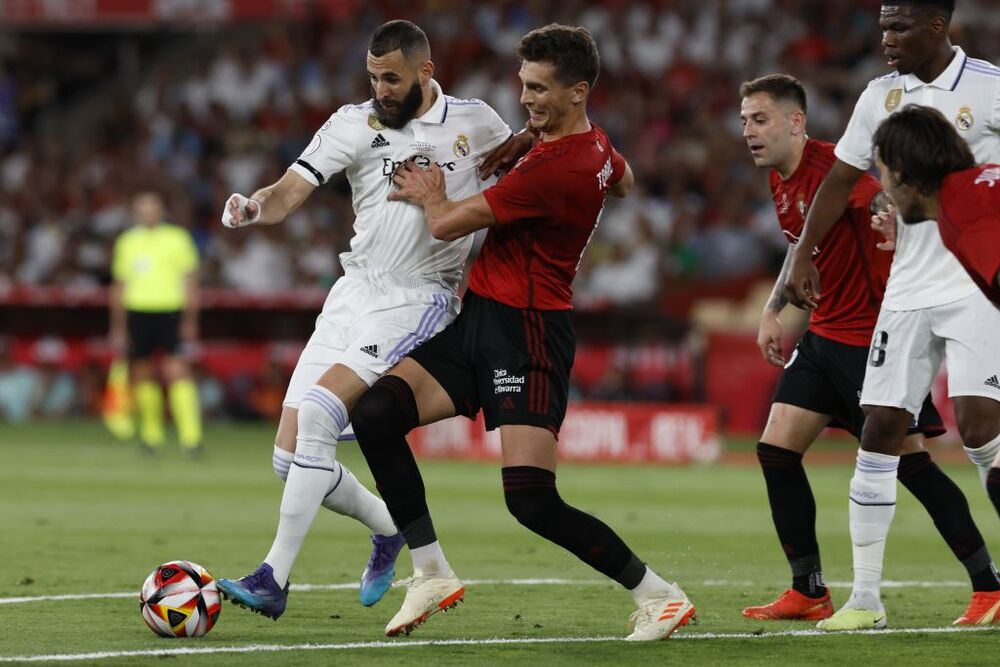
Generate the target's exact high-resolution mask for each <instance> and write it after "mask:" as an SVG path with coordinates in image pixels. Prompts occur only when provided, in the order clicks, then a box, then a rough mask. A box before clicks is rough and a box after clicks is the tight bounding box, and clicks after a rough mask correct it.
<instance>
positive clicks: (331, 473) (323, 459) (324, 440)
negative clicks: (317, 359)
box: [264, 385, 348, 586]
mask: <svg viewBox="0 0 1000 667" xmlns="http://www.w3.org/2000/svg"><path fill="white" fill-rule="evenodd" d="M347 422H348V418H347V408H346V407H345V406H344V403H343V402H342V401H341V400H340V399H339V398H337V396H336V394H334V393H333V392H331V391H329V390H328V389H325V388H324V387H321V386H319V385H313V386H312V387H311V388H310V389H309V391H308V392H307V393H306V395H305V397H304V398H303V399H302V402H301V403H300V404H299V417H298V437H297V438H296V439H295V458H294V460H293V461H292V463H293V465H292V467H291V469H290V470H289V471H288V479H287V480H286V481H285V490H284V493H282V495H281V511H280V516H279V519H278V530H277V533H276V534H275V536H274V542H273V544H272V545H271V550H270V551H269V552H268V554H267V557H266V558H264V562H265V563H267V564H268V565H270V566H271V568H272V569H273V570H274V580H275V581H276V582H277V583H278V585H279V586H284V585H285V583H286V582H287V581H288V575H289V573H290V572H291V570H292V565H293V564H294V563H295V559H296V557H297V556H298V555H299V550H300V549H301V548H302V543H303V542H304V541H305V538H306V534H307V533H308V532H309V527H310V526H311V525H312V522H313V519H315V518H316V512H317V511H319V507H320V504H321V503H322V502H323V497H324V496H326V495H327V494H328V493H330V491H331V490H332V489H333V488H334V487H335V486H336V484H337V482H338V480H339V479H340V478H342V476H343V475H344V469H343V468H342V467H341V466H339V465H338V464H337V463H336V456H337V436H339V435H340V434H341V432H342V431H343V430H344V428H345V427H346V426H347Z"/></svg>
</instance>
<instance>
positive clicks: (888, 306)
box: [788, 0, 1000, 630]
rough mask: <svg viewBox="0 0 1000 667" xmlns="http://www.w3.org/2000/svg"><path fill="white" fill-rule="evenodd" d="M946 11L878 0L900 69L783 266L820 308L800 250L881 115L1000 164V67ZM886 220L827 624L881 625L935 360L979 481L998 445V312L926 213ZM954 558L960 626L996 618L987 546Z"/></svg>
mask: <svg viewBox="0 0 1000 667" xmlns="http://www.w3.org/2000/svg"><path fill="white" fill-rule="evenodd" d="M954 9H955V2H954V0H883V3H882V10H881V16H880V18H879V23H880V24H881V27H882V35H883V37H882V45H883V47H884V49H885V55H886V59H887V61H888V64H889V66H890V67H892V68H893V69H895V70H896V71H895V72H894V73H892V74H890V75H888V76H884V77H881V78H879V79H875V80H874V81H872V82H871V83H870V84H869V85H868V88H867V89H866V90H865V91H864V92H863V93H862V94H861V97H860V98H859V100H858V103H857V105H856V107H855V109H854V114H853V115H852V116H851V120H850V123H849V124H848V127H847V130H846V132H845V133H844V136H843V137H842V138H841V140H840V142H839V143H838V144H837V148H836V155H837V158H838V160H837V162H836V163H835V164H834V166H833V168H832V169H831V170H830V173H829V174H828V175H827V177H826V179H825V180H824V182H823V184H822V185H821V186H820V188H819V191H818V192H817V194H816V198H815V200H814V202H813V206H812V208H811V209H810V211H809V216H808V219H807V220H806V226H805V229H804V230H803V232H802V239H801V241H800V243H799V245H798V248H799V249H800V250H799V251H796V253H795V255H794V256H793V260H792V265H791V267H790V270H789V280H788V285H789V287H790V288H791V290H792V291H793V293H794V296H795V299H796V300H797V301H798V302H799V303H802V304H805V305H807V306H809V307H815V305H816V304H817V303H818V301H819V299H821V298H823V297H822V295H821V292H820V285H819V276H818V274H817V273H816V268H815V265H814V264H813V262H812V258H811V257H810V256H809V253H808V250H809V249H810V248H812V247H813V246H814V245H816V244H817V243H819V242H820V240H821V239H822V238H823V237H824V235H825V234H826V232H827V231H828V230H829V229H830V228H831V227H832V225H833V224H834V222H835V221H836V220H837V218H839V217H840V215H841V213H842V212H843V210H844V204H845V203H846V201H847V196H848V193H849V192H850V190H851V187H852V186H853V184H854V182H855V181H856V180H857V179H858V178H859V177H860V176H861V174H862V173H864V172H865V171H867V170H868V169H869V168H871V166H872V164H873V161H874V155H873V148H872V137H873V135H874V133H875V130H876V128H877V127H878V125H879V123H880V122H881V121H882V120H884V119H885V118H887V117H888V116H889V114H891V113H892V112H894V111H895V110H897V109H902V108H903V107H905V106H906V105H908V104H918V105H923V106H930V107H934V108H936V109H937V110H939V111H940V112H941V113H942V114H944V116H945V118H948V119H950V120H951V121H952V122H953V123H954V124H955V127H956V129H957V130H958V132H959V134H960V135H961V136H962V137H963V138H964V139H965V141H966V142H967V143H968V145H969V148H971V149H972V152H973V154H974V155H975V159H976V161H977V162H979V163H980V164H982V163H985V162H993V163H996V162H1000V68H997V67H995V66H994V65H992V64H990V63H988V62H986V61H984V60H977V59H975V58H970V57H968V56H967V55H966V54H965V52H964V51H963V50H962V49H961V48H959V47H954V46H952V45H951V43H950V42H949V40H948V27H949V23H950V20H951V15H952V12H953V11H954ZM873 222H874V223H875V224H876V225H878V223H879V220H878V219H877V218H876V219H875V220H874V221H873ZM908 222H915V221H908ZM886 231H888V232H889V236H890V237H894V239H895V255H894V257H893V260H892V268H891V270H890V274H889V282H888V285H887V286H886V290H885V297H884V299H883V301H882V310H881V312H880V313H879V319H878V322H877V324H876V326H875V331H874V334H873V336H872V344H871V350H870V355H869V358H868V367H867V370H866V372H865V380H864V385H863V388H862V391H861V404H862V406H863V407H864V409H865V414H866V420H865V425H864V430H863V432H862V436H861V448H860V449H859V450H858V458H857V465H856V467H855V470H854V477H853V478H852V479H851V491H850V523H851V539H852V541H853V543H854V588H853V592H852V594H851V598H850V599H849V600H848V602H847V604H845V605H844V607H843V608H842V609H840V610H839V611H838V612H837V613H836V614H834V615H833V616H832V617H830V618H828V619H826V620H824V621H821V622H820V623H819V627H820V628H821V629H824V630H855V629H864V628H881V627H885V626H886V614H885V609H884V607H883V605H882V601H881V591H880V583H879V582H880V581H881V575H882V556H883V552H884V550H885V540H886V536H887V534H888V532H889V525H890V523H891V522H892V516H893V513H894V511H895V504H896V471H897V467H898V465H899V453H900V447H901V445H902V442H903V438H904V437H905V435H906V431H907V428H908V427H909V425H910V423H911V421H912V420H913V416H914V415H916V414H917V413H918V412H919V411H920V405H921V402H922V400H923V397H924V396H926V394H927V392H928V390H929V389H930V387H931V383H932V381H933V380H934V377H935V375H936V374H937V371H938V367H939V366H940V364H941V360H942V358H947V360H948V390H949V394H950V396H951V398H952V400H953V401H954V405H955V415H956V417H957V421H958V430H959V432H960V434H961V437H962V440H963V442H964V444H965V451H966V453H967V454H968V456H969V458H970V459H971V460H972V461H973V463H975V464H976V465H977V466H978V467H979V469H980V474H981V476H983V478H984V479H985V476H986V474H987V473H988V471H989V468H990V464H991V462H992V461H993V459H994V458H995V456H996V455H997V452H998V450H1000V385H998V384H997V382H996V380H995V378H994V376H995V375H996V374H997V373H998V372H1000V310H998V309H997V308H995V307H994V306H993V305H992V304H991V303H990V302H989V300H988V299H987V298H986V297H985V296H984V295H983V294H982V292H980V290H979V289H978V288H977V287H976V285H975V283H974V282H973V281H972V280H971V279H970V278H969V276H968V274H967V273H966V272H965V270H964V269H963V268H962V266H961V264H959V262H958V260H957V259H955V257H954V255H952V254H951V253H950V252H948V250H947V249H946V248H945V247H944V244H943V243H942V241H941V236H940V233H939V232H938V226H937V224H935V223H934V222H933V221H925V222H920V223H918V224H909V225H905V226H900V225H899V223H898V222H897V221H896V220H893V221H892V224H891V227H890V228H889V229H888V230H886ZM803 249H804V250H803ZM991 380H992V382H991ZM962 561H963V564H964V565H965V566H966V569H967V570H968V572H969V576H970V578H971V579H972V582H973V593H972V599H971V601H970V603H969V605H968V607H967V608H966V610H965V612H964V613H963V614H962V615H961V616H959V617H958V619H957V620H956V621H955V624H957V625H984V624H991V623H997V622H998V621H1000V581H998V578H997V573H996V570H995V568H994V567H993V564H992V563H991V562H990V557H989V554H988V553H987V552H986V549H985V547H980V548H979V549H970V553H968V554H965V556H964V557H963V558H962Z"/></svg>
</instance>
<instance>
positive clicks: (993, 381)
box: [983, 375, 1000, 389]
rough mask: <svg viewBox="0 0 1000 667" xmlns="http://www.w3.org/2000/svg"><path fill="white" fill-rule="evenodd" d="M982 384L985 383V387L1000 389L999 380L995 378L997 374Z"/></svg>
mask: <svg viewBox="0 0 1000 667" xmlns="http://www.w3.org/2000/svg"><path fill="white" fill-rule="evenodd" d="M983 384H985V385H986V386H987V387H993V388H994V389H1000V380H997V376H996V375H994V376H993V377H991V378H990V379H988V380H987V381H986V382H984V383H983Z"/></svg>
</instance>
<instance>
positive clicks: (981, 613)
mask: <svg viewBox="0 0 1000 667" xmlns="http://www.w3.org/2000/svg"><path fill="white" fill-rule="evenodd" d="M996 623H1000V591H978V592H976V591H974V592H973V593H972V600H971V601H970V602H969V606H968V607H966V608H965V612H963V613H962V615H961V616H959V617H958V618H957V619H956V620H955V622H954V623H952V625H993V624H996Z"/></svg>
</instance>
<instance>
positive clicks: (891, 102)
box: [885, 88, 903, 113]
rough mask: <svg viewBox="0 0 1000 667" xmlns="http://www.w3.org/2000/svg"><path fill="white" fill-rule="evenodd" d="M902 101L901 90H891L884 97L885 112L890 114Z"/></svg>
mask: <svg viewBox="0 0 1000 667" xmlns="http://www.w3.org/2000/svg"><path fill="white" fill-rule="evenodd" d="M902 101H903V89H902V88H893V89H892V90H890V91H889V92H888V94H886V96H885V110H886V111H888V112H889V113H892V112H893V111H895V110H896V107H898V106H899V103H900V102H902Z"/></svg>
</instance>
